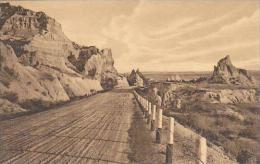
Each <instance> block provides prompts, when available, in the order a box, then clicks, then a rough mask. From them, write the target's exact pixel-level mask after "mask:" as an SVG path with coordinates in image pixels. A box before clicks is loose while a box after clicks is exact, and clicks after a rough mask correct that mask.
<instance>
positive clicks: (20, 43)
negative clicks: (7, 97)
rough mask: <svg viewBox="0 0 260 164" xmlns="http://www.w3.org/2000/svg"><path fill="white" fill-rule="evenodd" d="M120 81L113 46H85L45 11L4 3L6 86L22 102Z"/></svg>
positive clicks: (1, 63) (0, 54) (0, 60)
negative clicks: (102, 48) (67, 33)
mask: <svg viewBox="0 0 260 164" xmlns="http://www.w3.org/2000/svg"><path fill="white" fill-rule="evenodd" d="M116 84H117V71H116V69H115V68H114V60H113V57H112V53H111V49H104V50H99V49H98V48H96V47H94V46H88V47H87V46H80V45H78V44H76V43H74V42H72V41H70V40H69V39H68V38H67V37H66V36H65V34H64V33H63V32H62V28H61V25H60V24H59V23H58V22H57V21H56V20H55V19H53V18H51V17H49V16H47V15H46V14H45V13H43V12H34V11H31V10H28V9H24V8H22V7H20V6H18V7H16V6H11V5H10V4H9V3H0V90H1V91H5V94H8V93H14V94H15V95H16V96H17V100H16V103H19V104H23V103H24V102H27V101H30V100H35V99H37V101H44V102H45V101H46V102H51V103H57V102H62V101H67V100H69V99H71V98H73V97H75V96H83V95H88V94H90V93H91V92H95V91H99V90H103V89H107V88H112V87H113V86H114V85H116ZM0 96H2V97H3V95H0Z"/></svg>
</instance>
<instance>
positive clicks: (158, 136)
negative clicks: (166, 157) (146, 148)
mask: <svg viewBox="0 0 260 164" xmlns="http://www.w3.org/2000/svg"><path fill="white" fill-rule="evenodd" d="M161 140H162V109H161V108H159V111H158V125H157V130H156V143H158V144H160V143H161V142H162V141H161Z"/></svg>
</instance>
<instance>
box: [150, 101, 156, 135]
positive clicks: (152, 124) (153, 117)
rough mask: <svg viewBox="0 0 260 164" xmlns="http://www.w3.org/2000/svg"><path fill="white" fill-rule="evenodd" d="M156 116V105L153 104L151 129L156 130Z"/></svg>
mask: <svg viewBox="0 0 260 164" xmlns="http://www.w3.org/2000/svg"><path fill="white" fill-rule="evenodd" d="M155 116H156V105H153V108H152V120H151V130H152V131H154V130H155Z"/></svg>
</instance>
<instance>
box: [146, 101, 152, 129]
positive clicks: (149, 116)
mask: <svg viewBox="0 0 260 164" xmlns="http://www.w3.org/2000/svg"><path fill="white" fill-rule="evenodd" d="M151 106H152V103H151V102H149V101H148V117H147V124H150V122H151Z"/></svg>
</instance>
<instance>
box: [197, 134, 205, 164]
mask: <svg viewBox="0 0 260 164" xmlns="http://www.w3.org/2000/svg"><path fill="white" fill-rule="evenodd" d="M197 154H198V161H197V163H198V164H206V163H207V140H206V138H204V137H201V136H200V137H199V139H198V150H197Z"/></svg>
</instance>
